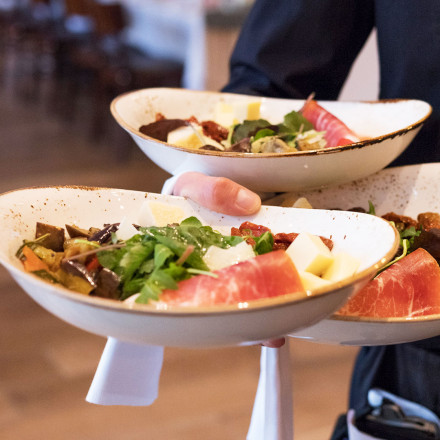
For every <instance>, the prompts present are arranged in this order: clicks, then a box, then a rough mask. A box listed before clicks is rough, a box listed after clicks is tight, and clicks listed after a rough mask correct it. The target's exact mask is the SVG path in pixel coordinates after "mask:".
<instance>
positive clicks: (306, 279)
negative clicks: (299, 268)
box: [299, 272, 331, 290]
mask: <svg viewBox="0 0 440 440" xmlns="http://www.w3.org/2000/svg"><path fill="white" fill-rule="evenodd" d="M299 277H300V279H301V283H302V285H303V287H304V289H305V290H315V289H319V288H320V287H326V286H328V285H329V284H331V282H330V281H328V280H324V279H323V278H321V277H318V276H317V275H314V274H313V273H310V272H300V273H299Z"/></svg>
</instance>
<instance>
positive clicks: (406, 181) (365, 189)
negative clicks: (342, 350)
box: [289, 163, 440, 346]
mask: <svg viewBox="0 0 440 440" xmlns="http://www.w3.org/2000/svg"><path fill="white" fill-rule="evenodd" d="M289 197H290V199H291V200H294V199H296V198H297V197H306V198H307V199H308V200H309V201H310V203H311V205H312V206H313V207H316V208H341V209H350V208H352V207H358V206H362V207H364V208H368V201H369V200H370V201H371V202H373V204H374V206H375V208H376V213H377V214H378V215H382V214H385V213H387V212H390V211H394V212H396V213H398V214H403V215H408V216H411V217H415V218H416V217H417V214H419V213H421V212H426V211H431V212H440V163H434V164H421V165H411V166H404V167H396V168H388V169H385V170H383V171H381V172H379V173H377V174H375V175H373V176H370V177H367V178H365V179H362V180H359V181H357V182H353V183H352V184H348V185H341V186H338V187H335V188H328V189H323V190H317V191H310V192H302V193H296V194H293V193H292V194H290V195H289ZM439 294H440V292H439ZM438 335H440V315H428V316H422V317H416V318H408V319H405V318H390V319H385V318H384V319H372V318H355V317H343V316H335V315H333V316H331V317H330V318H328V319H325V320H323V321H321V322H319V323H318V324H316V325H314V326H311V327H309V328H307V329H305V330H301V331H299V332H295V333H293V334H292V335H291V336H294V337H299V338H303V339H308V340H311V341H315V342H323V343H329V344H341V345H359V346H362V345H386V344H399V343H404V342H411V341H416V340H420V339H425V338H429V337H433V336H438Z"/></svg>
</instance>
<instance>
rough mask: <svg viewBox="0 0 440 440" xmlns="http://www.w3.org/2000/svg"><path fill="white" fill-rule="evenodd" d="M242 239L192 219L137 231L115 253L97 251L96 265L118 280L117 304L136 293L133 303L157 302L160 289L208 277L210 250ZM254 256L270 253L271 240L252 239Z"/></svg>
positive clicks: (266, 238)
mask: <svg viewBox="0 0 440 440" xmlns="http://www.w3.org/2000/svg"><path fill="white" fill-rule="evenodd" d="M245 239H246V237H239V236H226V235H222V234H220V233H219V232H217V231H215V230H214V229H213V228H212V227H211V226H203V225H202V223H201V222H200V221H199V220H198V219H197V218H196V217H189V218H187V219H185V220H183V221H182V222H181V223H180V224H179V225H170V226H164V227H155V226H150V227H140V228H139V234H136V235H135V236H133V237H132V238H130V239H129V240H127V241H125V242H124V244H125V245H124V246H123V247H120V248H117V249H109V250H105V247H104V248H101V249H100V250H99V252H98V253H97V255H98V259H99V262H100V264H101V265H102V266H103V267H105V268H107V269H110V270H111V271H113V272H114V273H116V274H117V275H118V276H119V278H120V280H121V284H120V288H121V297H120V299H121V300H124V299H126V298H128V297H129V296H131V295H133V294H135V293H140V295H139V297H138V298H137V300H136V301H137V302H140V303H148V302H149V301H150V300H158V299H159V295H160V293H161V292H162V290H164V289H177V283H178V282H179V281H182V280H185V279H188V278H190V277H192V276H194V275H198V274H205V275H211V276H216V275H215V274H213V273H211V272H210V270H209V267H208V266H207V265H206V263H205V261H204V260H203V256H204V254H205V253H206V251H207V250H208V248H209V247H210V246H217V247H220V248H223V249H226V248H230V247H231V246H236V245H237V244H239V243H241V242H242V241H243V240H245ZM253 239H254V241H255V245H254V252H255V253H256V255H258V254H262V253H266V252H269V251H271V250H272V247H273V236H272V234H271V233H267V232H266V233H265V234H263V235H262V236H260V237H253Z"/></svg>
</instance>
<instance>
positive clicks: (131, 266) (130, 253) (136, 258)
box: [119, 242, 154, 281]
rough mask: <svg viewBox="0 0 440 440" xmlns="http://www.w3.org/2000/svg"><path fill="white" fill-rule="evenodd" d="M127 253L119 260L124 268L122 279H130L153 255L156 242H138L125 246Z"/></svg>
mask: <svg viewBox="0 0 440 440" xmlns="http://www.w3.org/2000/svg"><path fill="white" fill-rule="evenodd" d="M124 249H125V251H126V252H125V253H124V255H123V257H122V258H121V260H120V262H119V266H120V267H121V268H123V269H124V272H123V273H122V274H121V275H122V277H121V278H122V280H123V281H124V280H129V279H130V278H131V277H132V276H133V274H134V273H135V271H136V270H137V269H138V268H139V267H140V265H141V264H142V263H143V262H144V261H145V260H146V259H147V258H148V257H149V256H150V255H151V253H152V252H153V250H154V243H151V242H147V243H144V244H142V243H136V244H134V245H133V246H127V247H125V248H124Z"/></svg>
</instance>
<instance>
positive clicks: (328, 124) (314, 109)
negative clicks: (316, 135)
mask: <svg viewBox="0 0 440 440" xmlns="http://www.w3.org/2000/svg"><path fill="white" fill-rule="evenodd" d="M301 113H302V114H303V116H304V117H305V118H306V119H307V120H309V121H310V122H311V123H312V124H313V126H314V127H315V130H316V131H325V139H326V140H327V148H329V147H338V146H343V145H348V144H353V143H355V142H360V138H359V137H358V136H357V135H356V134H355V133H354V132H353V131H352V130H350V129H349V128H348V127H347V126H346V125H345V124H344V123H343V122H342V121H341V120H340V119H338V118H337V117H336V116H334V115H333V114H331V113H330V112H328V111H327V110H326V109H325V108H323V107H321V106H320V105H319V104H318V103H317V102H316V101H315V100H313V99H308V100H307V101H306V103H305V104H304V106H303V108H302V109H301Z"/></svg>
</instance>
